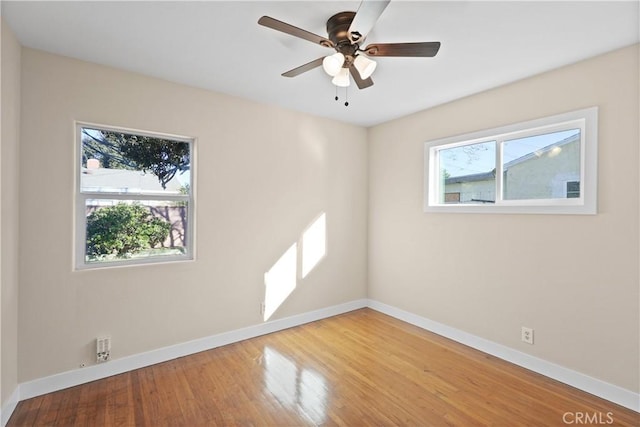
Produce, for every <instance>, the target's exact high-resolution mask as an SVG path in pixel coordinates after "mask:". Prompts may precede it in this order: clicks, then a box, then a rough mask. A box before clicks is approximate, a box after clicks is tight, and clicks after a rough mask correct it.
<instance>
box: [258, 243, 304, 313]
mask: <svg viewBox="0 0 640 427" xmlns="http://www.w3.org/2000/svg"><path fill="white" fill-rule="evenodd" d="M297 255H298V244H297V243H294V244H293V245H292V246H291V247H290V248H289V249H287V251H286V252H285V253H284V254H283V255H282V256H281V257H280V259H278V261H276V263H275V264H273V266H272V267H271V269H270V270H269V271H267V272H266V273H265V274H264V284H265V287H266V290H265V297H264V320H268V319H269V318H270V317H271V315H273V313H274V312H275V311H276V310H277V309H278V307H280V305H281V304H282V303H283V302H284V301H285V300H286V299H287V297H289V295H290V294H291V292H293V290H294V289H295V288H296V282H297V274H296V272H297V264H298V257H297Z"/></svg>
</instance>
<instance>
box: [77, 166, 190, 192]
mask: <svg viewBox="0 0 640 427" xmlns="http://www.w3.org/2000/svg"><path fill="white" fill-rule="evenodd" d="M180 188H181V184H180V181H179V180H178V177H177V175H176V176H174V177H173V179H172V180H171V181H169V182H168V183H167V186H166V189H163V188H162V186H161V185H160V181H158V177H157V176H155V175H154V174H152V173H144V172H141V171H138V170H127V169H108V168H96V169H87V168H83V169H82V189H83V190H84V191H110V192H112V191H115V192H120V193H131V194H154V193H158V194H161V193H173V194H176V193H180Z"/></svg>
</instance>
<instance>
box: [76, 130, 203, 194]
mask: <svg viewBox="0 0 640 427" xmlns="http://www.w3.org/2000/svg"><path fill="white" fill-rule="evenodd" d="M81 141H82V156H81V162H82V163H81V170H82V174H81V177H80V191H82V192H89V191H90V192H105V193H130V194H188V189H189V184H190V178H191V176H190V163H191V159H190V149H189V143H188V142H184V141H174V140H171V139H165V138H153V137H149V136H143V135H132V134H126V133H122V132H117V131H107V130H100V129H91V128H88V127H82V128H81Z"/></svg>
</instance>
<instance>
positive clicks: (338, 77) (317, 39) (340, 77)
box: [258, 0, 440, 89]
mask: <svg viewBox="0 0 640 427" xmlns="http://www.w3.org/2000/svg"><path fill="white" fill-rule="evenodd" d="M389 1H390V0H385V1H379V0H363V1H362V2H361V3H360V6H359V7H358V11H357V12H340V13H337V14H335V15H333V16H332V17H331V18H329V20H328V21H327V35H328V37H322V36H319V35H317V34H314V33H311V32H309V31H306V30H303V29H301V28H298V27H294V26H293V25H291V24H287V23H286V22H282V21H279V20H277V19H274V18H271V17H269V16H263V17H262V18H260V19H259V20H258V24H260V25H263V26H265V27H268V28H271V29H274V30H276V31H281V32H283V33H286V34H290V35H292V36H294V37H299V38H301V39H305V40H308V41H310V42H312V43H315V44H319V45H320V46H324V47H328V48H333V49H335V50H336V53H334V54H332V55H329V56H326V57H321V58H318V59H316V60H313V61H311V62H308V63H306V64H304V65H301V66H299V67H296V68H294V69H292V70H289V71H287V72H285V73H282V75H283V76H284V77H295V76H298V75H300V74H302V73H304V72H307V71H309V70H312V69H314V68H316V67H319V66H321V65H322V67H323V68H324V70H325V72H326V73H327V74H329V75H330V76H332V77H333V80H332V83H333V84H334V85H336V86H340V87H346V86H349V84H350V80H349V75H351V77H353V80H354V81H355V83H356V85H357V86H358V88H359V89H365V88H368V87H370V86H372V85H373V80H371V74H372V73H373V71H374V70H375V68H376V62H375V61H372V60H370V59H368V58H366V57H365V56H364V55H362V54H365V55H367V56H370V57H376V56H404V57H433V56H435V55H436V54H437V53H438V50H439V49H440V42H419V43H375V44H370V45H367V46H366V47H365V48H364V49H362V48H360V44H361V43H363V42H364V39H365V38H366V36H367V34H368V33H369V31H371V29H372V28H373V26H374V25H375V23H376V21H377V20H378V18H379V17H380V15H382V12H383V11H384V10H385V8H386V7H387V5H388V4H389Z"/></svg>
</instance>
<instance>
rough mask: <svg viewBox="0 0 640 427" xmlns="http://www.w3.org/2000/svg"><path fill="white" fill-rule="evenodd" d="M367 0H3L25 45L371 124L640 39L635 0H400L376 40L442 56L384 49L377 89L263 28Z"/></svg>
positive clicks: (317, 22)
mask: <svg viewBox="0 0 640 427" xmlns="http://www.w3.org/2000/svg"><path fill="white" fill-rule="evenodd" d="M359 3H360V2H359V1H338V2H329V1H301V2H293V1H279V2H278V1H251V2H250V1H199V2H186V1H176V2H168V1H142V2H126V1H113V2H94V1H91V2H84V1H81V2H77V1H76V2H57V1H46V2H14V1H6V0H5V1H2V16H3V18H4V20H5V21H6V22H7V23H8V24H9V26H10V27H11V28H12V29H13V31H14V32H15V34H16V36H17V37H18V39H19V40H20V42H21V43H22V44H23V45H24V46H28V47H31V48H36V49H42V50H46V51H49V52H53V53H57V54H61V55H66V56H70V57H74V58H79V59H83V60H86V61H91V62H96V63H100V64H105V65H110V66H113V67H117V68H122V69H125V70H130V71H135V72H139V73H142V74H146V75H150V76H155V77H160V78H163V79H166V80H170V81H174V82H179V83H183V84H187V85H191V86H196V87H202V88H206V89H211V90H214V91H218V92H223V93H227V94H232V95H236V96H240V97H243V98H248V99H251V100H255V101H258V102H262V103H266V104H273V105H279V106H282V107H285V108H290V109H294V110H299V111H304V112H308V113H312V114H315V115H319V116H324V117H330V118H334V119H338V120H341V121H346V122H350V123H355V124H358V125H363V126H371V125H374V124H378V123H381V122H384V121H387V120H390V119H393V118H396V117H400V116H403V115H406V114H410V113H413V112H416V111H419V110H423V109H426V108H429V107H433V106H435V105H438V104H442V103H445V102H448V101H452V100H454V99H457V98H461V97H464V96H468V95H471V94H474V93H477V92H481V91H484V90H487V89H490V88H492V87H496V86H500V85H503V84H506V83H509V82H513V81H516V80H519V79H522V78H525V77H528V76H532V75H535V74H538V73H541V72H544V71H547V70H550V69H554V68H557V67H560V66H563V65H566V64H570V63H573V62H577V61H579V60H581V59H585V58H588V57H592V56H595V55H598V54H601V53H604V52H607V51H611V50H614V49H617V48H620V47H623V46H628V45H631V44H633V43H637V42H639V41H640V31H639V21H640V11H639V1H638V0H635V1H623V2H613V1H604V2H593V1H584V2H577V1H571V2H558V1H553V2H541V1H534V2H517V1H492V2H478V1H462V2H456V1H399V0H395V1H392V2H391V3H390V4H389V6H388V7H387V9H386V10H385V12H384V13H383V14H382V16H381V17H380V19H379V21H378V22H377V24H376V26H375V27H374V29H373V31H372V32H371V33H370V34H369V36H368V37H367V40H366V42H365V44H368V43H375V42H381V43H393V42H411V41H440V42H442V47H441V49H440V52H439V53H438V55H437V56H436V57H434V58H378V59H377V61H378V68H377V69H376V71H375V73H374V75H373V80H374V82H375V84H374V86H372V87H370V88H368V89H364V90H358V89H357V88H356V87H355V85H352V86H351V87H350V88H349V90H348V98H349V103H350V105H349V106H348V107H345V106H344V105H343V101H344V89H340V91H339V96H340V98H342V99H341V101H340V102H336V101H335V100H334V96H335V86H333V85H332V84H331V82H330V77H329V76H327V75H326V74H324V72H323V71H322V68H317V69H314V70H312V71H309V72H307V73H305V74H302V75H300V76H298V77H295V78H285V77H281V76H280V74H281V73H283V72H285V71H287V70H290V69H292V68H295V67H297V66H299V65H302V64H304V63H306V62H309V61H311V60H314V59H316V58H319V57H322V56H326V55H328V54H330V53H332V52H333V51H332V50H330V49H327V48H323V47H321V46H317V45H314V44H312V43H310V42H308V41H306V40H301V39H297V38H294V37H292V36H289V35H287V34H283V33H280V32H277V31H274V30H272V29H269V28H265V27H262V26H259V25H258V24H257V21H258V18H260V17H261V16H262V15H268V16H271V17H273V18H276V19H279V20H281V21H285V22H287V23H290V24H292V25H295V26H297V27H300V28H303V29H306V30H308V31H311V32H313V33H316V34H319V35H321V36H326V29H325V25H326V21H327V19H328V18H329V17H330V16H331V15H333V14H335V13H337V12H341V11H345V10H352V11H356V10H357V8H358V5H359Z"/></svg>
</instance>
